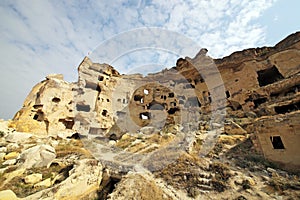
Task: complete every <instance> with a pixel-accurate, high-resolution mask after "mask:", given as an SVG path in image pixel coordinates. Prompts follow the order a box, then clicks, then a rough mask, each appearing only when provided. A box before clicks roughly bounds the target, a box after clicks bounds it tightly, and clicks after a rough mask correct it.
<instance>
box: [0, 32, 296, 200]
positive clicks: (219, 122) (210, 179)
mask: <svg viewBox="0 0 300 200" xmlns="http://www.w3.org/2000/svg"><path fill="white" fill-rule="evenodd" d="M206 52H207V50H205V49H202V50H200V52H199V53H198V54H197V55H196V56H195V57H194V58H189V57H186V58H180V59H178V60H177V63H176V66H174V67H173V68H171V69H167V70H163V71H162V72H158V73H154V74H148V75H147V76H143V75H141V74H133V75H121V74H120V73H119V72H117V71H116V70H115V69H114V68H113V67H112V66H110V65H108V64H98V63H94V62H93V61H92V60H90V59H89V58H88V57H86V58H84V60H83V61H82V63H81V64H80V65H79V67H78V74H79V78H78V81H77V82H76V83H67V82H65V81H64V80H63V77H62V75H49V76H47V78H46V80H44V81H42V82H41V83H38V84H37V85H36V86H34V88H33V89H32V91H31V92H30V94H29V95H28V97H27V98H26V100H25V102H24V104H23V108H22V109H21V110H20V111H18V112H17V114H16V115H15V117H14V119H13V120H12V121H10V122H4V121H0V131H1V132H0V144H1V147H0V174H1V176H0V190H1V191H2V193H1V192H0V194H2V195H4V196H5V195H8V196H10V197H11V198H17V197H20V198H24V199H221V198H224V199H278V198H282V199H285V198H291V199H299V198H300V192H299V191H300V184H299V174H297V173H299V169H300V157H299V154H298V152H299V142H298V141H300V138H299V136H300V134H299V130H300V125H299V119H300V115H299V112H300V111H299V108H300V105H299V102H300V93H299V89H300V88H299V85H300V33H299V32H298V33H295V34H292V35H290V36H289V37H287V38H286V39H284V40H283V41H281V42H280V43H278V44H277V45H276V46H274V47H263V48H256V49H247V50H243V51H240V52H235V53H233V54H231V55H230V56H227V57H224V58H222V59H211V58H210V57H208V56H206ZM216 69H218V71H217V72H219V73H216V71H215V70H216ZM7 126H9V127H10V128H8V127H7ZM97 145H98V146H97ZM266 159H267V160H266ZM284 170H289V171H284ZM37 174H38V177H37V178H36V179H34V176H35V175H37ZM30 178H31V179H30ZM29 179H30V180H29ZM33 179H34V180H33ZM10 190H11V191H10ZM12 191H13V192H12ZM16 196H17V197H16Z"/></svg>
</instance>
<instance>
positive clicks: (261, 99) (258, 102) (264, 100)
mask: <svg viewBox="0 0 300 200" xmlns="http://www.w3.org/2000/svg"><path fill="white" fill-rule="evenodd" d="M267 100H268V99H267V98H259V99H254V100H253V103H254V108H258V106H260V105H261V104H263V103H265V102H267Z"/></svg>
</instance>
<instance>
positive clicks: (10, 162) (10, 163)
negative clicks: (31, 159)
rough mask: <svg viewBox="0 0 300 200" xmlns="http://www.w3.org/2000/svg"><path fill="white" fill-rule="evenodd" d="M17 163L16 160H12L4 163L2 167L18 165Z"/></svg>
mask: <svg viewBox="0 0 300 200" xmlns="http://www.w3.org/2000/svg"><path fill="white" fill-rule="evenodd" d="M16 162H17V160H16V159H10V160H7V161H5V162H3V163H2V165H14V164H16Z"/></svg>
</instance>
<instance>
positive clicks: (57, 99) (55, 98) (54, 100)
mask: <svg viewBox="0 0 300 200" xmlns="http://www.w3.org/2000/svg"><path fill="white" fill-rule="evenodd" d="M52 102H54V103H59V102H60V98H58V97H54V98H53V99H52Z"/></svg>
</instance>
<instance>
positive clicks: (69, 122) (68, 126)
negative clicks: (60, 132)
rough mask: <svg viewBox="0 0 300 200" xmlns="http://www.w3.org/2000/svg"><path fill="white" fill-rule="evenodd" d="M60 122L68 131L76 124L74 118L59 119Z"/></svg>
mask: <svg viewBox="0 0 300 200" xmlns="http://www.w3.org/2000/svg"><path fill="white" fill-rule="evenodd" d="M58 121H59V122H61V123H63V124H64V126H65V127H66V129H72V128H73V126H74V124H75V122H74V119H73V118H67V119H59V120H58Z"/></svg>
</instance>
